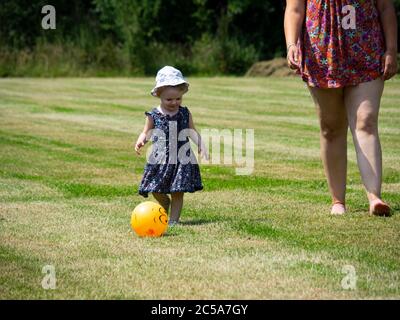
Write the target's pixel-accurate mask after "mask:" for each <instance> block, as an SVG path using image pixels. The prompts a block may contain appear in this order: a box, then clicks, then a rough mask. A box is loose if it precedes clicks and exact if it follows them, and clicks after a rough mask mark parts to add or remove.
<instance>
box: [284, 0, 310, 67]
mask: <svg viewBox="0 0 400 320" xmlns="http://www.w3.org/2000/svg"><path fill="white" fill-rule="evenodd" d="M305 6H306V0H286V10H285V19H284V28H285V38H286V48H287V60H288V65H289V67H290V68H291V69H298V68H299V61H298V60H299V53H298V49H297V46H296V45H297V41H298V40H299V37H300V33H301V28H302V26H303V22H304V15H305Z"/></svg>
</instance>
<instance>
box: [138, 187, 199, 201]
mask: <svg viewBox="0 0 400 320" xmlns="http://www.w3.org/2000/svg"><path fill="white" fill-rule="evenodd" d="M203 189H204V187H203V186H201V187H196V188H194V189H190V190H187V189H185V190H172V191H171V190H146V191H143V190H139V195H141V196H143V197H145V198H147V197H148V196H149V193H153V192H157V193H166V194H171V193H174V192H184V193H187V192H188V193H194V192H196V191H201V190H203Z"/></svg>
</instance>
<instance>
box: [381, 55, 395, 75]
mask: <svg viewBox="0 0 400 320" xmlns="http://www.w3.org/2000/svg"><path fill="white" fill-rule="evenodd" d="M382 66H383V75H382V78H383V80H389V79H390V78H392V77H393V76H394V75H396V73H397V57H396V53H395V52H391V51H386V52H385V54H384V55H383V57H382Z"/></svg>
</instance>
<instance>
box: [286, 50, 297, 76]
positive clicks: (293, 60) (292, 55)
mask: <svg viewBox="0 0 400 320" xmlns="http://www.w3.org/2000/svg"><path fill="white" fill-rule="evenodd" d="M286 58H287V63H288V67H289V68H290V69H292V70H298V69H300V64H299V49H298V48H297V46H296V45H295V44H290V45H289V46H288V50H287V57H286Z"/></svg>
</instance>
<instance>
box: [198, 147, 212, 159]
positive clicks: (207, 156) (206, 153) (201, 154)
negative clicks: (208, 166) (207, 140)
mask: <svg viewBox="0 0 400 320" xmlns="http://www.w3.org/2000/svg"><path fill="white" fill-rule="evenodd" d="M199 154H200V156H201V157H202V158H203V159H204V160H207V161H208V160H209V158H210V157H209V155H208V152H207V150H206V149H203V148H201V149H199Z"/></svg>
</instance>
